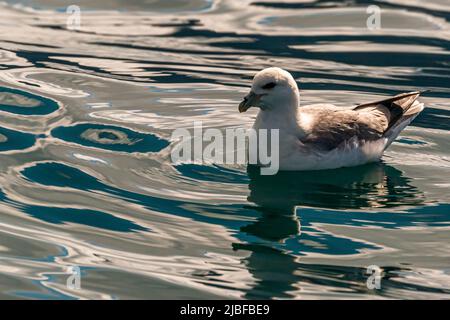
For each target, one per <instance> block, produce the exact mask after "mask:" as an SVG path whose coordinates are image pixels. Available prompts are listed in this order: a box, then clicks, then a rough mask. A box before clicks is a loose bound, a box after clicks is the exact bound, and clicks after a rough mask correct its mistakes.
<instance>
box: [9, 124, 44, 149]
mask: <svg viewBox="0 0 450 320" xmlns="http://www.w3.org/2000/svg"><path fill="white" fill-rule="evenodd" d="M35 142H36V136H35V135H33V134H30V133H25V132H20V131H15V130H11V129H6V128H3V127H0V152H2V151H10V150H23V149H27V148H29V147H31V146H33V145H34V144H35Z"/></svg>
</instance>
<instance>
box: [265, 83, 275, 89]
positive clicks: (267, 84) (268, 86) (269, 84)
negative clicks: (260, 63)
mask: <svg viewBox="0 0 450 320" xmlns="http://www.w3.org/2000/svg"><path fill="white" fill-rule="evenodd" d="M276 85H277V84H276V83H275V82H269V83H266V84H265V85H263V86H262V88H263V89H272V88H273V87H275V86H276Z"/></svg>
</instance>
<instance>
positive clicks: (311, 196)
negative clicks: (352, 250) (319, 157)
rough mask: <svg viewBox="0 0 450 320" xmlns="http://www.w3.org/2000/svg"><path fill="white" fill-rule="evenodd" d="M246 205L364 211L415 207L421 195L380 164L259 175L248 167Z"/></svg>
mask: <svg viewBox="0 0 450 320" xmlns="http://www.w3.org/2000/svg"><path fill="white" fill-rule="evenodd" d="M248 174H249V177H250V184H249V188H250V196H249V198H248V199H249V201H251V202H253V203H255V204H257V205H260V206H262V207H266V208H273V209H275V210H277V209H280V210H290V211H291V209H292V208H294V207H295V206H298V205H299V206H310V207H320V208H327V209H365V208H373V207H376V208H392V207H398V206H416V205H420V204H423V203H424V200H425V199H424V195H423V193H422V192H421V191H420V190H418V189H417V188H416V187H414V186H413V185H411V184H410V179H409V178H407V177H405V176H403V173H402V172H401V171H400V170H398V169H396V168H394V167H391V166H388V165H385V164H383V163H372V164H368V165H364V166H358V167H353V168H342V169H336V170H322V171H306V172H294V171H280V172H279V173H278V174H276V175H273V176H264V175H260V168H258V167H256V166H248Z"/></svg>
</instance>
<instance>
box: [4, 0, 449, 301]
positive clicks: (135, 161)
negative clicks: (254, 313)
mask: <svg viewBox="0 0 450 320" xmlns="http://www.w3.org/2000/svg"><path fill="white" fill-rule="evenodd" d="M72 4H76V5H78V6H80V8H81V25H80V29H79V30H76V29H75V30H71V28H69V27H68V25H67V19H68V17H69V16H70V14H67V13H66V8H67V6H69V5H72ZM370 4H376V5H378V6H379V7H380V8H381V10H382V11H381V29H377V30H370V29H368V28H367V25H366V20H367V18H368V16H369V15H368V14H367V12H366V9H367V7H368V6H369V5H370ZM449 19H450V3H449V2H448V1H444V0H432V1H374V2H370V1H364V0H352V1H345V2H330V1H321V0H318V1H299V0H298V1H283V2H279V1H262V0H261V1H260V0H240V1H231V0H227V1H225V0H222V1H219V0H193V1H163V0H152V1H150V0H148V1H125V0H115V1H72V0H70V1H66V0H64V1H60V0H58V1H53V0H28V1H21V2H18V1H12V0H7V1H5V2H2V3H1V4H0V298H6V299H16V298H24V299H77V298H86V299H91V298H93V299H131V298H149V299H152V298H154V299H164V298H175V299H181V298H194V299H204V298H206V299H215V298H225V299H228V298H248V299H255V298H259V299H292V298H296V299H313V298H330V299H340V298H356V299H417V298H426V299H429V298H438V299H442V298H444V299H449V298H450V234H449V231H450V201H449V190H450V180H449V179H450V140H449V133H450V102H449V98H450V94H449V87H450V79H449V77H450V29H449V26H450V24H449ZM269 66H279V67H282V68H285V69H287V70H288V71H290V72H291V73H292V74H293V75H294V77H295V78H296V80H297V81H298V84H299V86H300V88H301V100H302V103H305V104H307V103H320V102H333V103H335V104H336V105H339V106H348V107H351V106H354V105H356V104H358V103H364V102H369V101H370V100H376V99H381V98H382V97H385V96H389V95H394V94H398V93H401V92H406V91H412V90H416V89H421V90H422V89H429V90H430V92H428V93H426V94H425V95H424V97H423V98H421V101H422V102H424V103H425V104H426V107H427V108H426V109H425V110H424V111H423V113H422V114H420V116H419V117H418V118H417V119H416V120H415V121H414V122H413V124H412V125H411V126H409V127H408V128H407V129H406V130H405V131H403V132H402V133H401V135H400V137H399V138H398V139H397V140H396V141H395V142H394V143H393V145H392V146H391V147H390V148H389V149H388V151H387V152H386V153H385V156H384V157H383V159H382V162H381V163H377V164H372V165H367V166H362V167H356V168H348V169H341V170H331V171H322V172H294V173H292V172H288V173H286V172H280V173H279V174H278V175H275V176H260V175H259V174H258V173H257V172H256V171H255V170H254V168H251V167H250V168H247V167H246V166H244V165H220V164H189V163H181V164H176V165H175V164H173V163H172V162H171V159H170V150H171V147H172V146H173V141H171V134H172V132H173V130H175V129H178V128H187V129H191V128H192V127H193V123H194V121H202V122H203V126H204V127H205V128H218V129H225V128H238V127H249V126H251V124H252V123H253V120H254V118H255V115H256V110H253V111H252V110H250V111H249V112H248V113H245V114H239V113H238V111H237V105H238V103H239V102H240V101H241V99H242V97H243V96H244V95H245V94H246V93H247V92H248V89H249V86H250V83H251V78H252V76H253V75H254V74H255V73H256V72H257V71H259V70H260V69H262V68H265V67H269ZM371 265H375V266H378V267H379V268H380V269H381V270H382V274H381V282H380V288H379V289H369V288H368V287H367V285H366V281H367V279H368V276H369V275H368V274H367V273H366V272H367V267H368V266H371ZM73 266H78V267H79V268H80V270H81V283H80V284H81V288H79V289H77V288H71V287H67V285H66V282H67V279H68V277H69V274H68V270H69V268H70V267H73Z"/></svg>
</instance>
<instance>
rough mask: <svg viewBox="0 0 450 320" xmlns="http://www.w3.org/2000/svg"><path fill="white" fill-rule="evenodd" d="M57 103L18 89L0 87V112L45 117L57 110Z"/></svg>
mask: <svg viewBox="0 0 450 320" xmlns="http://www.w3.org/2000/svg"><path fill="white" fill-rule="evenodd" d="M58 108H59V106H58V103H57V102H56V101H54V100H52V99H49V98H45V97H42V96H39V95H36V94H32V93H29V92H26V91H23V90H19V89H11V88H6V87H0V111H5V112H9V113H14V114H19V115H29V116H32V115H46V114H50V113H52V112H54V111H56V110H58Z"/></svg>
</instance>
